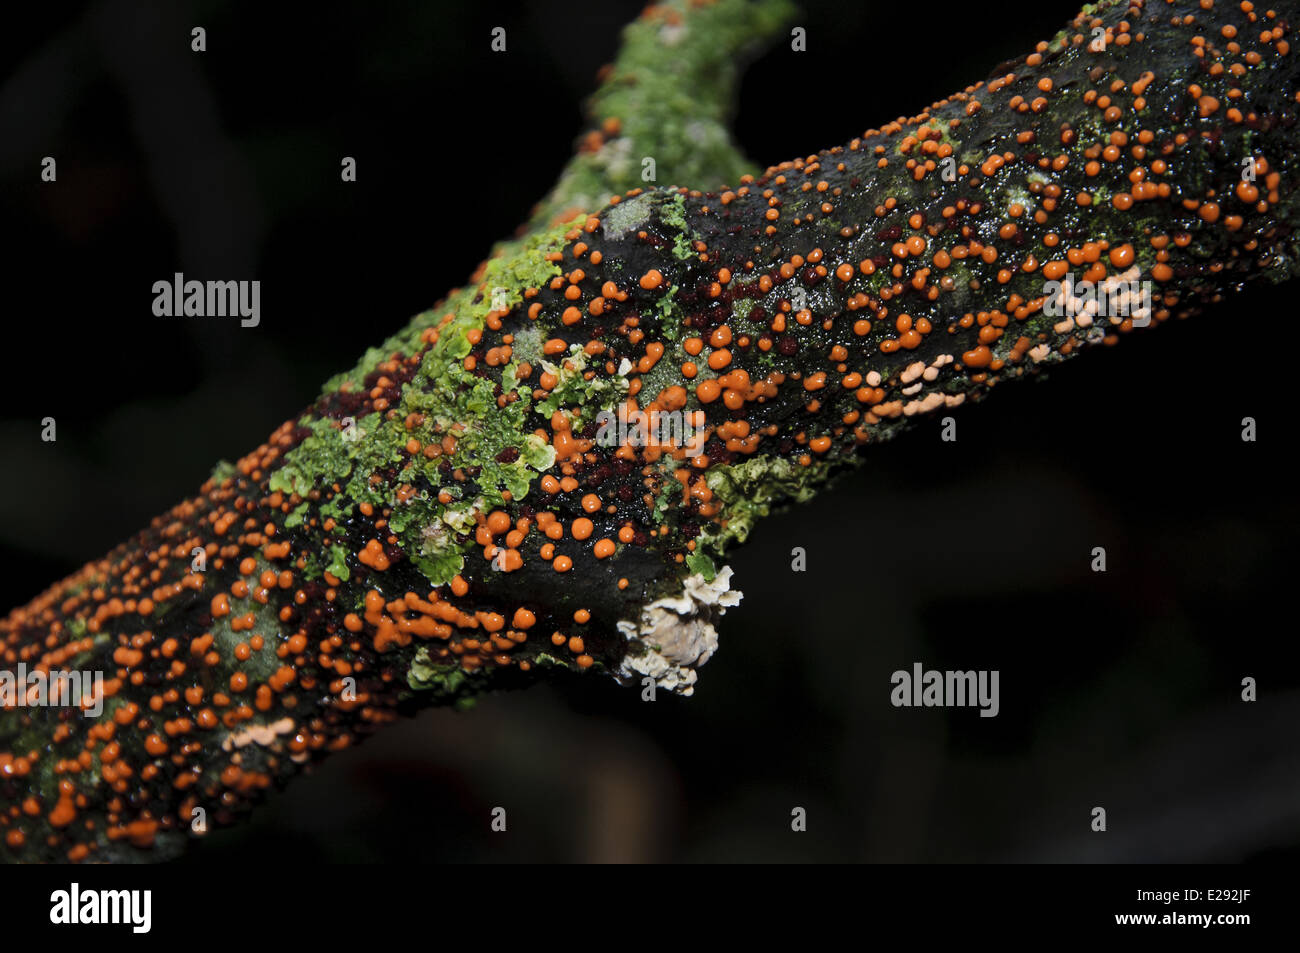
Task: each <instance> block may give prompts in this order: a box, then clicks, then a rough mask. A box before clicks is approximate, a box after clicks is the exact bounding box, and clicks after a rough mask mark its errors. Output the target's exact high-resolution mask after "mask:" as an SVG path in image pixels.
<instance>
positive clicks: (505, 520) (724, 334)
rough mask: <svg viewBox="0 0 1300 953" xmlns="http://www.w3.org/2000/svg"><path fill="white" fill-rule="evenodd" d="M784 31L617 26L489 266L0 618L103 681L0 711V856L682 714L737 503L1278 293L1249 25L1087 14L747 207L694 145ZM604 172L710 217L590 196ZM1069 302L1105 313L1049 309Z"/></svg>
mask: <svg viewBox="0 0 1300 953" xmlns="http://www.w3.org/2000/svg"><path fill="white" fill-rule="evenodd" d="M785 12H786V11H785V8H784V7H783V6H781V5H780V4H777V3H770V4H763V5H760V6H758V7H753V6H748V5H745V4H742V3H739V2H737V0H722V2H719V3H717V4H714V5H712V6H701V5H698V4H695V3H686V2H682V3H665V4H659V5H657V6H655V7H652V8H650V9H649V10H648V11H647V13H646V14H645V16H644V17H643V18H642V19H641V20H640V21H638V23H637V24H635V25H633V26H632V27H630V28H629V29H628V32H627V34H626V36H625V45H624V48H623V52H622V53H621V55H620V58H619V61H618V63H616V64H615V65H614V66H613V67H612V68H611V69H610V70H609V71H608V72H607V74H606V75H605V77H604V82H603V85H602V87H601V89H600V91H599V92H597V94H596V96H595V97H594V100H593V120H594V126H593V129H592V131H591V133H590V134H589V135H588V136H587V137H584V139H583V140H582V141H581V143H580V148H579V153H578V155H577V156H576V157H575V159H574V160H573V161H572V162H571V163H570V166H569V168H568V169H567V170H566V172H565V174H564V176H563V177H562V179H561V181H560V183H559V184H558V185H557V187H556V189H555V191H554V192H553V193H552V195H551V196H549V197H548V198H547V199H546V200H545V201H544V202H543V203H542V204H541V205H540V206H539V208H538V210H537V213H536V216H535V217H534V220H533V222H532V223H530V226H529V228H528V229H527V231H526V234H524V235H523V236H521V237H519V238H517V239H515V240H514V241H512V242H508V243H505V244H504V245H502V246H499V247H498V249H497V250H496V251H495V252H494V255H493V257H492V258H491V259H490V260H489V261H487V262H486V263H485V264H484V265H483V266H482V267H481V268H480V269H479V271H478V272H477V273H476V274H475V276H474V277H473V283H472V285H471V286H469V287H467V288H463V289H460V290H459V291H456V292H454V293H453V294H452V295H450V296H449V297H448V298H447V299H446V300H444V301H443V302H442V303H441V304H440V305H439V306H438V307H437V308H435V309H432V310H431V311H429V312H426V313H424V314H421V315H418V316H417V317H416V318H415V319H414V320H413V321H412V322H411V323H410V324H409V325H408V326H407V327H406V328H405V329H404V330H402V331H400V332H399V333H397V334H396V335H394V336H393V337H392V338H390V339H389V340H388V341H387V342H385V343H384V344H383V345H382V346H380V347H378V348H374V349H371V350H370V351H368V352H367V353H366V355H365V356H364V357H363V358H362V360H361V362H360V363H359V364H358V365H357V367H355V368H354V369H353V370H351V371H349V372H347V373H345V374H342V375H340V376H338V377H336V378H335V379H333V380H332V381H330V382H328V383H327V384H326V386H325V389H324V391H323V393H322V395H321V397H320V398H319V399H318V400H317V402H316V403H315V404H314V405H313V406H312V407H310V408H309V409H308V410H307V411H306V412H304V413H303V414H302V415H300V416H298V417H297V418H295V419H293V420H291V421H289V422H287V423H285V424H284V425H283V426H282V427H280V428H279V429H278V430H277V431H276V432H275V433H274V434H272V435H271V437H270V439H269V440H268V441H267V442H266V443H265V444H264V445H263V446H261V447H259V448H257V449H256V450H254V451H253V452H251V453H250V454H248V455H247V456H246V457H244V458H243V459H241V460H240V461H238V462H237V463H236V464H233V465H231V464H223V465H220V466H219V467H218V468H217V469H216V471H215V472H214V473H213V476H212V478H211V479H210V480H209V481H208V482H207V483H206V484H204V486H203V487H202V488H201V491H200V494H199V495H198V496H196V497H195V498H193V499H191V500H187V501H185V502H184V503H182V504H180V505H178V506H177V507H175V508H173V509H172V510H171V511H170V512H168V513H167V514H166V515H164V516H162V517H160V518H158V519H157V520H155V521H154V522H153V524H152V525H151V526H150V527H148V528H147V529H146V530H145V531H143V532H142V533H140V534H139V535H138V536H136V537H135V538H133V539H132V540H130V541H129V542H127V543H125V544H123V545H122V546H120V547H118V548H117V549H116V550H114V551H113V552H112V553H110V554H109V555H108V556H106V557H105V558H104V559H102V560H99V561H97V562H94V563H91V564H90V565H88V566H86V567H85V568H84V569H83V570H81V571H80V572H79V573H77V574H75V575H74V576H72V577H70V578H69V579H66V580H64V581H63V582H61V583H58V584H57V585H55V586H54V587H53V588H51V589H50V590H49V591H48V592H46V593H45V594H44V595H42V596H41V597H39V598H38V599H36V600H34V601H33V602H32V603H31V604H29V605H28V606H25V607H23V608H21V609H17V610H15V611H14V612H13V613H12V614H11V615H10V616H9V617H8V618H7V619H6V620H5V621H4V622H3V623H0V639H2V640H3V646H4V652H5V662H6V666H7V667H9V668H15V667H16V666H18V665H19V664H20V663H21V664H23V665H25V666H27V667H28V668H40V669H41V670H44V671H60V670H64V671H81V670H101V671H103V672H105V673H106V677H107V679H108V681H107V682H106V684H105V694H106V696H107V697H106V699H105V702H104V711H103V715H102V716H101V717H99V718H83V717H81V713H80V712H78V711H76V710H75V709H74V708H66V707H65V708H52V707H32V706H29V705H26V704H15V703H12V700H8V701H6V708H5V710H4V711H3V712H0V797H3V799H4V800H5V801H6V802H9V803H12V804H13V805H16V806H18V807H19V810H18V811H17V812H14V811H10V812H7V813H4V814H0V827H3V830H4V837H3V838H0V841H2V843H0V851H3V852H4V854H5V856H6V857H7V858H14V859H51V858H52V859H63V858H70V859H73V860H79V859H83V858H92V859H97V860H119V859H156V858H159V857H165V856H170V855H172V854H173V853H175V851H177V850H179V849H180V847H181V846H182V845H183V844H184V842H185V841H186V839H187V838H188V837H190V836H191V833H192V831H193V828H194V824H193V819H194V817H195V816H196V814H195V812H196V811H201V812H202V815H203V816H204V817H206V818H207V820H208V823H214V822H215V823H226V822H230V821H232V820H234V819H235V818H237V817H238V816H239V814H240V813H242V812H244V811H246V810H247V809H248V808H249V806H250V805H251V804H252V803H254V802H255V801H256V800H257V798H258V797H260V796H261V794H262V792H264V791H266V790H268V789H271V788H273V787H274V786H276V785H278V784H280V783H283V782H284V781H285V780H286V779H287V778H288V777H290V776H292V775H293V774H295V773H296V772H297V771H298V770H299V768H300V767H302V766H303V765H305V764H308V763H310V762H311V761H313V760H314V759H317V758H320V757H323V756H325V755H326V754H327V753H329V752H330V751H334V750H338V749H340V748H343V747H347V746H348V745H351V744H353V743H354V742H355V741H356V740H358V738H360V737H361V736H363V735H364V734H366V733H367V732H369V731H372V730H374V729H375V728H376V727H378V726H380V725H382V724H384V723H386V722H388V721H391V720H392V719H393V718H395V717H397V715H398V713H399V712H402V711H406V710H410V709H412V708H414V707H416V706H419V705H423V704H434V703H462V702H465V701H467V700H470V699H472V698H473V697H474V696H475V695H476V694H478V693H480V692H482V691H484V690H487V689H489V688H494V687H498V686H508V685H513V684H519V683H523V682H526V681H528V680H529V679H530V678H532V677H536V676H537V675H538V674H539V673H541V672H543V670H550V669H556V670H563V671H573V672H583V671H591V670H598V671H602V672H606V673H609V674H611V675H613V676H615V677H616V678H619V679H620V680H623V681H627V682H633V683H636V684H639V685H646V686H647V687H648V686H650V685H654V686H656V687H658V688H663V689H671V690H676V691H680V692H684V693H689V692H690V691H691V689H692V686H693V684H694V682H695V679H696V668H697V667H698V666H699V665H700V664H702V663H703V662H704V661H706V660H707V659H708V658H709V656H710V655H711V654H712V652H713V651H714V648H715V647H716V644H717V633H716V630H715V628H714V624H715V623H716V621H717V618H718V617H719V616H720V615H721V614H723V613H724V612H725V609H726V607H727V606H729V605H733V604H735V601H736V600H737V599H738V598H739V594H738V593H736V592H733V591H732V590H731V589H730V586H729V583H730V570H729V569H728V568H727V567H725V566H724V565H723V559H724V557H725V554H726V552H727V550H728V548H729V547H730V546H731V545H733V544H734V543H737V542H741V541H743V540H744V539H745V537H746V536H747V534H748V533H749V531H750V529H751V527H752V526H753V524H754V522H755V521H756V520H757V519H759V518H760V517H762V516H764V515H765V514H766V513H768V512H769V510H770V509H771V508H772V507H774V506H777V505H780V504H783V503H786V502H789V501H800V500H805V499H807V498H809V497H810V496H811V495H812V494H813V493H815V492H816V491H817V490H818V489H819V488H820V487H821V486H822V485H823V484H824V483H825V482H826V481H827V480H828V479H830V478H831V477H833V476H834V475H835V473H837V472H838V471H840V470H842V469H843V468H844V467H846V466H849V465H852V464H854V463H855V462H857V461H858V460H859V459H860V457H861V449H862V447H863V446H864V445H867V444H872V443H877V442H880V441H882V440H887V439H889V438H890V437H892V436H893V435H894V434H896V433H898V432H899V431H900V430H901V429H903V428H904V427H906V426H908V425H909V424H911V423H913V422H915V421H916V420H918V419H920V418H921V417H924V416H927V415H929V414H932V413H934V412H936V411H940V412H944V411H949V410H951V409H952V408H956V407H958V406H961V405H962V404H964V403H966V402H969V401H974V400H978V399H980V398H982V397H983V396H985V395H986V394H987V393H988V392H989V391H990V390H991V389H992V388H993V387H994V386H995V385H996V384H998V383H999V382H1002V381H1005V380H1009V379H1013V378H1018V377H1023V376H1027V375H1032V374H1033V373H1034V372H1035V371H1036V370H1038V369H1040V368H1042V367H1044V366H1047V365H1050V364H1052V363H1055V362H1057V361H1060V360H1064V359H1066V358H1069V357H1072V356H1074V355H1075V354H1077V353H1079V352H1081V351H1083V350H1085V349H1087V348H1088V347H1090V346H1093V345H1096V344H1103V343H1105V344H1110V343H1115V342H1116V341H1118V340H1120V339H1121V338H1122V337H1123V336H1125V335H1127V334H1128V333H1130V332H1132V331H1133V330H1134V327H1135V325H1136V326H1141V325H1144V324H1146V323H1148V322H1149V324H1150V325H1151V326H1156V325H1159V324H1161V323H1163V322H1165V321H1167V320H1169V319H1170V318H1173V317H1178V316H1185V315H1187V314H1191V313H1194V312H1195V311H1196V310H1198V309H1199V308H1200V307H1201V306H1202V305H1204V304H1206V303H1208V302H1214V301H1216V300H1218V299H1219V298H1221V297H1222V296H1223V295H1224V294H1225V293H1227V292H1229V291H1230V290H1232V289H1234V288H1236V287H1238V286H1239V285H1241V284H1242V283H1243V282H1246V281H1251V280H1257V279H1260V278H1268V279H1270V280H1274V281H1280V280H1283V279H1285V278H1289V277H1291V276H1293V275H1294V274H1295V273H1296V271H1297V268H1298V267H1300V266H1297V258H1296V252H1297V249H1296V245H1295V238H1294V226H1295V223H1296V217H1297V203H1296V197H1295V192H1294V189H1293V186H1292V178H1293V175H1294V173H1293V172H1292V166H1293V164H1294V161H1295V160H1294V158H1293V157H1294V155H1295V153H1296V147H1297V142H1296V128H1295V121H1296V109H1297V98H1296V97H1297V92H1296V83H1295V70H1294V68H1293V65H1292V64H1293V62H1294V60H1293V58H1292V57H1290V54H1289V48H1288V42H1289V41H1288V37H1289V24H1288V23H1287V22H1286V20H1287V16H1288V14H1285V13H1283V14H1279V15H1271V14H1270V13H1268V12H1265V11H1260V10H1252V11H1250V12H1243V11H1242V10H1241V9H1240V8H1239V7H1237V6H1235V5H1228V4H1223V3H1218V4H1215V5H1214V6H1213V8H1212V9H1210V10H1203V9H1201V5H1200V3H1197V2H1187V0H1174V2H1170V3H1165V2H1153V3H1149V4H1147V5H1145V6H1143V5H1141V4H1139V3H1136V2H1135V3H1134V4H1133V5H1132V6H1128V5H1125V4H1116V3H1103V4H1099V5H1098V6H1097V7H1096V8H1095V9H1092V10H1091V12H1089V13H1087V14H1081V15H1080V16H1079V17H1078V18H1076V20H1075V21H1074V22H1073V23H1072V24H1071V25H1070V26H1069V27H1067V28H1066V29H1065V30H1063V31H1062V32H1060V33H1059V34H1057V35H1056V37H1054V38H1053V39H1052V40H1051V41H1050V42H1048V43H1044V44H1040V46H1039V48H1038V49H1037V50H1036V51H1035V52H1034V53H1032V54H1031V55H1029V56H1027V57H1025V58H1024V59H1022V60H1021V61H1019V62H1017V63H1015V64H1014V65H1010V66H1007V67H1006V68H1005V69H1004V70H1002V72H1001V75H999V76H997V77H995V78H994V79H992V80H990V81H989V82H987V83H978V84H975V85H973V86H971V87H969V88H968V89H967V90H966V91H964V92H962V93H959V94H957V95H955V96H953V97H950V98H949V99H947V100H944V101H943V102H940V103H936V104H934V105H932V106H931V107H929V108H928V109H926V110H924V111H922V112H921V113H920V114H919V115H917V116H915V117H913V118H911V119H908V120H905V121H904V120H899V121H896V122H892V123H889V124H888V125H887V126H885V127H883V128H881V129H878V130H868V131H867V132H865V133H864V134H863V135H862V136H860V137H858V138H855V139H853V140H852V141H850V142H849V143H847V144H846V145H844V146H841V147H837V148H834V149H830V150H827V151H824V152H821V153H818V154H816V155H812V156H807V157H804V158H801V159H797V160H794V161H792V162H787V163H783V164H781V165H780V166H778V167H775V168H772V169H768V170H767V171H766V172H764V173H763V174H762V175H761V176H760V177H758V178H757V179H755V178H754V177H752V176H749V175H743V174H741V170H742V169H743V168H744V167H745V165H744V161H743V159H741V158H740V157H739V155H738V154H737V153H736V151H735V149H734V148H733V147H732V146H731V145H730V143H729V139H728V138H727V136H726V134H725V132H724V131H723V128H722V125H721V123H722V120H723V118H724V115H725V111H726V108H727V105H728V104H729V103H730V101H731V98H732V95H733V92H734V80H735V72H734V67H733V66H730V65H728V64H730V63H732V62H733V61H734V57H735V55H736V54H738V53H739V52H741V51H742V50H744V49H745V48H746V47H747V46H748V45H749V44H750V42H751V41H752V40H753V38H754V37H755V36H756V35H758V34H760V33H766V32H769V31H773V30H775V28H776V27H777V26H778V25H780V23H781V22H782V18H783V16H784V15H785ZM665 67H668V68H665ZM646 157H649V158H654V159H656V165H657V166H658V169H659V171H660V172H661V174H665V175H671V176H672V177H673V178H674V179H677V180H679V181H683V182H686V183H688V184H690V185H696V186H705V187H708V186H710V185H712V184H713V183H716V182H718V181H720V180H721V179H723V178H728V179H730V180H731V181H733V182H735V187H734V188H725V189H718V190H717V191H712V192H702V191H695V190H691V189H688V188H655V189H649V190H645V191H642V190H641V189H639V188H633V189H632V190H631V191H628V192H626V194H625V195H623V196H622V197H616V198H614V199H613V200H612V201H610V202H609V203H608V204H605V203H604V202H603V196H604V195H605V194H607V193H608V192H611V191H614V192H624V191H625V190H626V189H627V188H628V187H629V186H632V185H636V184H638V179H639V176H640V174H641V170H642V168H643V164H642V159H643V158H646ZM1243 170H1244V172H1243ZM736 176H738V178H736ZM679 177H680V178H679ZM557 219H559V220H560V221H559V222H557V221H556V220H557ZM1066 281H1069V282H1070V286H1069V287H1070V292H1069V294H1068V295H1066V296H1065V297H1064V298H1054V295H1053V286H1051V285H1050V284H1049V283H1050V282H1066ZM1106 282H1112V284H1111V285H1110V286H1107V285H1106ZM1119 282H1122V283H1123V284H1122V286H1121V285H1119V284H1118V283H1119ZM1130 282H1134V283H1135V284H1132V285H1131V286H1130V284H1129V283H1130ZM1142 282H1149V283H1150V284H1149V285H1148V286H1147V287H1149V288H1150V289H1152V291H1151V294H1152V297H1151V300H1150V305H1149V307H1146V306H1144V305H1143V303H1142V301H1141V294H1142V287H1143V286H1142V284H1141V283H1142ZM1098 287H1100V288H1103V289H1107V288H1109V290H1112V291H1115V292H1116V293H1115V294H1114V296H1113V297H1111V296H1108V297H1107V302H1108V304H1109V305H1110V306H1111V307H1112V308H1113V307H1114V306H1116V305H1123V306H1124V309H1125V310H1126V311H1131V312H1132V313H1127V314H1115V315H1112V314H1108V313H1106V309H1105V308H1104V307H1103V308H1102V309H1101V311H1100V313H1099V312H1098V309H1097V307H1096V305H1095V304H1094V306H1093V308H1092V310H1091V311H1089V310H1088V309H1087V306H1086V301H1087V293H1088V292H1089V291H1090V290H1095V289H1096V288H1098ZM1121 287H1122V288H1123V289H1124V291H1123V293H1122V294H1121V293H1119V292H1120V288H1121ZM1094 300H1095V299H1094ZM1057 305H1064V306H1067V307H1069V306H1074V307H1075V311H1076V312H1077V313H1074V314H1069V313H1067V314H1052V313H1050V312H1052V311H1053V310H1054V308H1055V307H1056V306H1057ZM1079 309H1082V310H1079ZM620 411H621V416H622V418H623V419H624V422H625V426H622V427H620V426H618V424H619V419H620ZM611 413H612V414H613V420H612V425H611V421H610V414H611ZM641 414H643V415H646V417H648V418H649V422H650V423H651V424H652V426H649V427H648V428H647V432H642V431H641V430H640V429H638V424H639V423H640V422H644V421H645V418H643V417H641V416H638V415H641Z"/></svg>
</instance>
